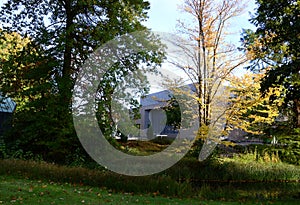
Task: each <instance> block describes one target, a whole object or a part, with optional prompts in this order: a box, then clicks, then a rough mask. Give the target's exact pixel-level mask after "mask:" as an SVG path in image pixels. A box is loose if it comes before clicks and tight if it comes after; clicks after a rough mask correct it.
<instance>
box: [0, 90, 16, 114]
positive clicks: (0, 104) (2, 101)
mask: <svg viewBox="0 0 300 205" xmlns="http://www.w3.org/2000/svg"><path fill="white" fill-rule="evenodd" d="M15 109H16V103H15V102H14V101H13V100H12V99H11V98H6V97H3V96H1V93H0V112H7V113H13V112H14V111H15Z"/></svg>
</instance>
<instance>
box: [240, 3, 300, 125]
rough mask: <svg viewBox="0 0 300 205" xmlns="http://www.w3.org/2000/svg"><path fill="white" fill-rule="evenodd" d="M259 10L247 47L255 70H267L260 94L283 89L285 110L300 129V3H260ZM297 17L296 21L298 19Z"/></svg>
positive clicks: (249, 34) (247, 31)
mask: <svg viewBox="0 0 300 205" xmlns="http://www.w3.org/2000/svg"><path fill="white" fill-rule="evenodd" d="M256 3H257V5H258V9H257V12H256V14H255V15H254V17H253V18H252V19H251V22H252V23H253V24H254V25H255V26H256V27H257V29H256V31H255V32H253V31H250V30H246V31H245V33H244V38H243V42H244V46H245V48H246V50H247V51H248V54H249V56H250V57H251V59H252V60H253V63H252V65H251V67H250V68H251V69H252V70H266V76H265V77H264V79H263V82H262V84H261V87H262V88H261V90H262V91H264V92H265V91H267V90H268V89H269V88H270V87H278V86H284V88H285V92H284V93H282V95H281V96H280V97H284V98H285V106H286V108H289V109H292V110H293V112H294V113H295V118H294V120H293V121H292V122H291V123H293V125H294V126H297V127H299V126H300V113H299V110H300V109H299V107H300V104H299V98H300V95H299V92H298V91H299V88H300V87H299V85H300V84H299V82H300V76H299V64H300V60H299V59H300V58H299V55H300V53H299V49H298V48H299V47H300V45H299V42H300V41H299V35H298V33H299V32H298V31H299V29H300V23H299V18H298V16H299V11H300V4H299V1H298V0H290V1H286V0H276V1H275V0H272V1H264V0H257V1H256ZM296 16H297V17H296Z"/></svg>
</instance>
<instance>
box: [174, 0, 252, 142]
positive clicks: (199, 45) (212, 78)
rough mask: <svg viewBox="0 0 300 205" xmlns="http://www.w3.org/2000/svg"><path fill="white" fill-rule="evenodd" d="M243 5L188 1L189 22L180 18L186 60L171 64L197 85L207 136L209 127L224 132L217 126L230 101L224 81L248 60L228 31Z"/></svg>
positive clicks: (226, 0)
mask: <svg viewBox="0 0 300 205" xmlns="http://www.w3.org/2000/svg"><path fill="white" fill-rule="evenodd" d="M243 7H244V5H242V3H241V1H240V0H222V1H213V0H185V1H184V3H183V5H182V7H181V9H182V11H183V12H184V13H185V14H187V15H188V16H189V17H190V18H188V19H187V20H188V21H186V22H185V21H181V20H179V21H178V27H179V28H180V29H179V33H181V34H182V36H183V38H185V39H187V40H186V41H178V42H174V44H175V45H176V47H177V48H179V49H178V50H180V52H181V53H182V56H184V57H185V59H176V60H174V61H171V63H172V64H173V65H175V66H176V67H177V68H179V69H181V70H182V71H184V72H185V74H186V75H187V76H188V79H189V81H190V82H192V84H193V85H194V88H195V91H194V94H195V99H197V102H198V110H197V114H196V115H197V117H198V119H199V125H200V126H201V129H200V134H199V137H200V138H202V137H206V134H207V131H208V129H207V128H208V127H209V128H211V127H215V128H213V129H210V130H211V131H214V132H217V133H218V135H220V134H221V132H219V130H218V131H217V130H216V127H218V126H219V127H220V126H222V125H221V124H222V123H220V119H221V118H222V119H223V118H224V117H222V116H224V114H225V110H224V109H225V107H224V106H223V104H224V103H225V102H226V101H227V100H228V99H220V97H221V96H222V95H223V94H222V93H223V92H224V91H225V90H224V82H225V81H226V80H227V78H228V77H229V76H230V74H231V73H232V72H233V71H234V69H236V68H238V67H239V66H241V65H243V63H245V62H246V61H247V59H246V58H245V56H244V55H243V54H241V53H239V52H238V49H237V48H236V47H235V46H234V45H232V44H230V43H229V42H228V35H229V32H228V30H227V29H228V28H229V25H230V21H231V20H232V19H233V18H234V17H236V16H238V15H239V14H241V12H242V10H243ZM191 22H192V23H193V24H191ZM186 59H188V60H186ZM224 98H225V96H224ZM220 108H224V109H220Z"/></svg>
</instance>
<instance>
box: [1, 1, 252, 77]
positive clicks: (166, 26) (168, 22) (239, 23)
mask: <svg viewBox="0 0 300 205" xmlns="http://www.w3.org/2000/svg"><path fill="white" fill-rule="evenodd" d="M6 1H7V0H0V6H2V5H3V3H4V2H6ZM148 1H149V2H150V10H149V12H148V15H149V19H148V21H147V22H144V23H143V24H144V25H146V26H147V27H148V28H151V29H152V31H159V32H169V33H176V24H177V20H179V19H182V18H184V16H185V14H184V13H183V12H182V11H180V10H179V5H182V4H183V2H184V0H148ZM216 1H219V0H216ZM241 1H244V2H247V3H246V5H247V7H246V8H245V11H244V12H243V14H242V15H241V16H239V17H236V18H235V19H234V20H233V21H232V23H231V27H230V28H229V30H230V33H232V34H231V35H230V37H229V38H228V40H229V41H230V43H233V44H235V45H236V46H240V45H241V43H240V41H239V39H240V37H241V33H242V29H246V28H251V29H255V28H254V26H253V25H251V24H250V22H249V21H248V20H249V19H250V13H252V14H254V10H255V3H254V2H255V0H241ZM239 72H240V73H241V74H242V73H243V71H239Z"/></svg>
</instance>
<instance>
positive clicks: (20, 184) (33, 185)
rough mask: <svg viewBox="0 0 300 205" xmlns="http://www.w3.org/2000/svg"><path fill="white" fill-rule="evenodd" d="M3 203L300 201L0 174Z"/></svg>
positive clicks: (264, 202)
mask: <svg viewBox="0 0 300 205" xmlns="http://www.w3.org/2000/svg"><path fill="white" fill-rule="evenodd" d="M0 181H1V183H0V204H30V205H32V204H69V205H72V204H116V205H117V204H157V205H160V204H172V205H173V204H198V205H204V204H209V205H210V204H211V205H217V204H218V205H220V204H224V205H226V204H249V205H250V204H298V203H297V201H239V202H225V201H202V200H201V199H197V198H184V199H180V198H169V197H166V196H160V195H158V194H157V193H151V194H143V195H134V194H132V193H112V192H111V191H110V190H107V189H104V188H98V187H89V186H82V185H80V184H69V183H63V184H62V183H56V182H51V181H41V180H29V179H22V178H17V177H12V176H8V175H1V176H0Z"/></svg>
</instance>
